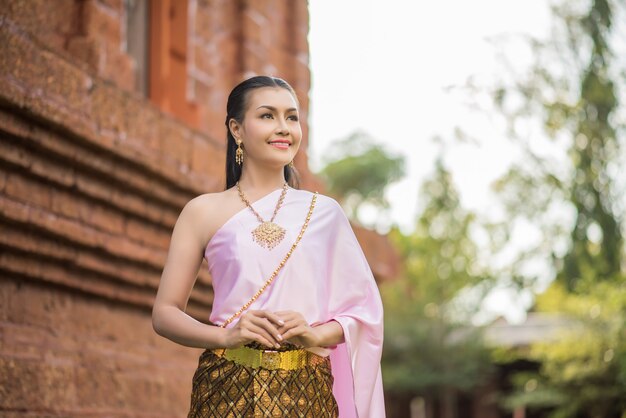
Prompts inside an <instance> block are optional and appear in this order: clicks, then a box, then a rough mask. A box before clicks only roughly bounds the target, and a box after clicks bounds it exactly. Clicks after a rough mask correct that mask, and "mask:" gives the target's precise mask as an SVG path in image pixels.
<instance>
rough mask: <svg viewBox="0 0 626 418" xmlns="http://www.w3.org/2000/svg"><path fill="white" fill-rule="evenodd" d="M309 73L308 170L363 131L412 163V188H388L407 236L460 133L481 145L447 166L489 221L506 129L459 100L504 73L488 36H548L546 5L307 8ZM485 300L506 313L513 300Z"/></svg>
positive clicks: (313, 4) (402, 1) (358, 0)
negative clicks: (454, 89) (473, 82)
mask: <svg viewBox="0 0 626 418" xmlns="http://www.w3.org/2000/svg"><path fill="white" fill-rule="evenodd" d="M309 13H310V33H309V47H310V60H311V72H312V88H311V115H310V119H309V123H310V133H311V141H310V149H309V155H310V159H311V161H310V164H311V168H312V169H313V170H314V171H315V170H317V169H319V168H320V167H321V156H322V155H323V153H324V151H325V150H326V148H327V147H328V145H329V144H330V143H331V142H332V141H334V140H337V139H340V138H344V137H345V136H347V135H348V134H350V133H352V132H354V131H356V130H362V131H365V132H367V133H368V134H370V135H371V136H373V137H374V138H375V139H377V140H379V141H380V142H382V143H384V144H385V145H386V147H387V148H388V149H389V150H390V151H392V152H397V153H402V154H404V155H406V158H407V176H406V178H405V180H403V181H401V182H398V183H397V184H394V185H392V186H390V187H389V191H388V198H389V200H390V202H391V205H392V210H391V218H392V221H393V222H396V223H398V224H399V225H400V226H401V227H402V229H403V231H405V232H409V231H410V230H411V229H412V226H413V219H414V217H415V213H416V204H417V198H418V196H417V194H418V188H419V185H420V184H421V182H422V181H423V180H424V179H425V177H426V176H428V175H429V174H430V173H431V172H432V170H433V167H434V159H435V157H436V155H437V152H438V149H439V148H438V146H437V145H436V144H434V143H433V141H432V140H431V138H432V137H434V136H441V137H443V138H445V139H447V140H452V139H453V131H454V128H455V126H460V127H462V128H464V129H466V130H469V131H470V133H471V134H472V135H473V136H475V137H478V138H480V140H481V144H482V145H481V146H475V145H469V144H468V145H454V147H453V148H450V149H448V152H447V153H446V158H445V160H444V161H445V163H446V166H447V167H448V168H449V169H450V170H451V172H452V174H453V179H454V182H455V184H456V186H457V187H458V188H459V190H460V192H461V198H462V201H463V205H464V206H465V207H467V208H471V209H474V210H477V211H479V212H483V213H486V212H487V211H488V210H489V207H490V205H491V204H492V203H493V199H492V198H491V197H490V196H489V184H490V183H491V181H493V180H494V179H495V178H497V177H498V176H499V175H500V174H502V173H503V172H504V171H505V170H506V168H507V167H508V165H509V163H510V162H511V161H512V160H514V159H515V157H516V156H515V155H512V154H514V151H513V147H511V146H510V145H509V144H508V142H507V140H506V139H505V137H504V134H503V129H502V126H499V125H498V124H495V123H494V121H493V120H491V119H490V118H489V116H488V115H485V114H480V113H477V112H473V111H471V110H470V109H469V108H468V107H467V103H464V102H466V101H467V100H463V99H462V98H461V95H459V94H458V93H456V94H452V93H446V87H449V86H461V85H463V84H465V82H466V80H467V78H468V77H470V76H477V77H478V78H480V79H482V80H483V81H485V82H486V83H487V84H488V82H489V80H490V78H492V77H493V76H494V75H495V74H496V72H497V71H498V70H499V68H501V67H499V66H498V65H497V63H496V49H495V47H494V46H493V45H492V44H490V43H489V42H488V39H489V38H492V37H495V36H499V35H502V34H530V35H533V36H537V37H540V38H545V37H547V35H548V33H549V30H550V14H549V4H548V1H547V0H473V1H467V0H438V1H426V0H413V1H411V0H338V1H328V0H309ZM520 45H522V42H517V46H516V44H512V46H511V48H510V49H509V50H508V51H507V53H508V55H509V56H512V57H514V59H515V61H514V64H515V65H516V67H519V68H523V67H524V66H526V65H527V64H528V63H529V62H530V57H529V53H528V50H527V49H525V48H522V47H521V46H520ZM501 296H502V294H500V295H499V296H498V295H496V296H492V297H491V298H492V299H494V300H491V301H490V299H489V298H488V300H487V301H486V305H487V308H488V309H489V310H492V311H493V312H500V311H503V312H506V313H507V314H508V316H509V317H510V318H511V319H515V317H518V318H519V314H520V311H519V310H518V313H517V314H515V312H513V311H512V310H511V309H509V308H507V306H508V305H509V304H510V302H511V299H510V297H501Z"/></svg>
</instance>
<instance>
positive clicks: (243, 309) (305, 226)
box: [220, 192, 317, 328]
mask: <svg viewBox="0 0 626 418" xmlns="http://www.w3.org/2000/svg"><path fill="white" fill-rule="evenodd" d="M316 199H317V192H314V193H313V198H312V199H311V205H310V206H309V213H308V214H307V216H306V219H305V221H304V224H302V229H300V233H299V234H298V237H297V238H296V241H295V242H294V243H293V245H292V246H291V248H290V249H289V251H288V252H287V255H285V257H284V258H283V260H282V261H281V262H280V264H279V265H278V267H277V268H276V270H274V272H273V273H272V275H271V276H270V278H269V279H267V280H266V281H265V283H264V284H263V286H261V288H260V289H259V290H258V291H257V292H256V293H255V294H254V295H253V296H252V297H251V298H250V300H249V301H247V302H246V303H245V304H244V305H243V306H242V307H241V308H239V310H238V311H237V312H235V313H234V314H233V315H232V316H231V317H230V318H228V319H227V320H226V321H224V323H223V324H222V325H220V327H222V328H225V327H226V326H227V325H228V324H230V323H231V322H233V320H235V319H236V318H237V317H239V315H241V314H242V313H243V311H245V310H246V309H248V307H250V305H251V304H252V302H254V301H255V300H257V298H258V297H259V296H261V294H262V293H263V292H264V291H265V289H267V287H268V286H269V285H270V284H272V282H273V281H274V279H275V278H276V275H277V274H278V272H279V271H280V270H281V269H282V268H283V266H284V265H285V263H286V262H287V260H288V259H289V257H291V253H292V252H293V250H295V249H296V247H297V246H298V243H299V242H300V240H301V239H302V236H303V235H304V231H306V228H307V226H309V220H310V219H311V214H312V213H313V208H314V207H315V201H316Z"/></svg>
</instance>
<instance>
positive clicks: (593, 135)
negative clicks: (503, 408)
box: [493, 0, 626, 418]
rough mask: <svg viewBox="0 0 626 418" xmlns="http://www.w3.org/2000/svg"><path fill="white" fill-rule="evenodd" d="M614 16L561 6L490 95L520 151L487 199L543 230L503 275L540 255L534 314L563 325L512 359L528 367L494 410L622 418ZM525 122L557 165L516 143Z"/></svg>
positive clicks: (625, 315) (624, 339)
mask: <svg viewBox="0 0 626 418" xmlns="http://www.w3.org/2000/svg"><path fill="white" fill-rule="evenodd" d="M624 6H625V5H624V2H623V1H619V0H615V1H612V0H593V1H582V0H581V1H568V2H561V4H560V5H559V6H558V7H555V8H554V19H555V28H556V30H555V37H554V38H553V39H552V40H551V42H548V43H541V42H534V43H533V46H534V51H535V56H536V59H537V61H536V63H535V64H534V66H533V67H532V70H531V71H530V73H529V74H528V75H527V76H525V77H519V78H517V79H516V80H515V81H514V83H513V84H512V85H500V86H499V87H498V88H496V89H495V91H494V94H493V97H494V101H495V103H496V104H497V106H498V109H499V110H500V111H501V112H502V113H503V114H504V115H505V116H507V118H508V120H509V122H510V123H509V126H510V133H511V135H512V136H513V137H514V138H516V139H517V141H518V143H519V145H520V147H521V148H522V149H523V152H524V158H523V161H522V162H520V163H519V164H516V165H515V166H514V167H512V168H511V170H510V171H509V172H508V173H507V174H506V175H505V176H503V177H502V178H501V179H500V180H499V181H498V182H497V183H496V185H495V189H496V190H497V191H498V193H499V194H500V196H501V197H502V199H503V202H504V203H505V207H506V208H507V211H508V213H509V216H508V221H509V222H511V221H510V220H513V219H516V218H525V219H527V220H528V221H530V223H531V224H533V225H535V226H536V227H538V229H539V230H541V231H543V236H542V239H541V240H540V242H539V244H538V245H537V247H535V248H534V249H532V250H530V251H526V252H524V253H521V255H520V259H518V260H516V262H514V263H512V265H511V267H512V268H511V270H510V272H509V273H510V274H511V275H512V276H515V275H518V276H519V275H523V273H521V272H520V270H521V269H520V266H522V265H523V263H522V262H520V260H524V259H526V260H528V259H531V258H533V257H534V258H537V257H538V256H539V257H541V256H542V255H543V256H544V257H545V256H546V255H548V256H549V257H550V258H551V260H552V264H553V268H554V275H555V278H556V280H555V281H554V282H553V283H552V285H551V286H550V288H549V289H548V291H547V292H545V293H544V294H542V295H540V296H538V298H537V301H536V306H535V309H536V310H537V311H543V312H560V313H565V314H567V315H568V316H569V318H570V319H571V321H572V324H573V327H571V328H569V329H568V330H567V331H563V333H562V334H561V335H559V336H558V339H557V340H556V341H551V342H546V343H537V344H533V345H532V346H531V347H530V351H529V352H519V353H516V355H517V356H518V358H524V359H530V360H533V361H536V362H537V363H538V364H539V365H540V366H539V370H538V372H537V373H528V372H527V373H520V374H517V375H516V376H515V377H514V381H513V383H514V386H515V388H516V390H515V391H514V392H513V393H511V394H509V395H508V396H507V397H506V398H505V405H507V406H509V407H511V408H514V407H519V406H525V407H527V408H530V409H531V410H535V411H548V413H549V416H551V417H553V418H569V417H571V418H578V417H623V416H624V415H625V414H626V397H625V396H624V394H625V393H626V333H625V327H624V325H626V324H625V322H626V275H625V272H624V269H625V267H626V263H625V261H626V257H625V254H624V239H623V233H624V217H623V209H624V198H625V197H626V195H625V191H624V189H623V187H621V185H622V184H623V180H624V171H623V169H619V168H618V167H620V165H621V164H622V163H623V155H622V154H620V152H621V151H620V150H622V149H623V145H624V143H623V142H624V136H625V135H624V133H625V132H624V120H623V114H621V113H620V107H619V98H620V97H622V96H623V94H624V87H625V86H624V84H625V83H624V81H625V79H624V77H623V76H620V71H621V72H623V71H624V68H623V67H621V69H620V68H619V66H620V65H621V66H623V65H624V62H620V61H619V60H615V54H614V52H613V50H612V42H611V39H613V38H612V35H611V30H612V28H613V25H614V23H615V22H614V16H616V15H618V16H622V17H623V16H624V13H625V12H626V10H625V7H624ZM537 116H539V117H541V126H542V128H543V131H544V133H545V134H546V135H547V136H548V137H549V138H550V139H551V140H552V141H553V142H554V143H557V142H559V143H566V144H568V145H567V157H568V158H567V160H566V162H567V163H566V164H558V163H555V162H554V160H553V159H552V158H551V157H550V156H548V155H547V154H546V153H545V152H544V151H545V150H543V149H541V148H538V147H537V146H536V145H535V146H533V145H532V144H531V141H530V140H529V139H528V138H524V136H523V135H519V132H518V131H517V129H518V127H519V125H520V121H521V120H529V119H533V118H536V117H537ZM568 213H571V214H573V216H571V217H570V216H567V214H568ZM550 214H553V216H552V217H551V216H550ZM554 214H556V217H554ZM559 214H560V217H559ZM570 218H571V219H570ZM559 242H560V243H561V244H562V243H563V242H565V243H566V244H567V245H565V246H562V245H560V246H559V245H558V243H559ZM559 248H560V249H559ZM524 283H526V284H528V283H532V280H526V281H525V282H524Z"/></svg>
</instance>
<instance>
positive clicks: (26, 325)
mask: <svg viewBox="0 0 626 418" xmlns="http://www.w3.org/2000/svg"><path fill="white" fill-rule="evenodd" d="M125 4H126V2H125V1H124V0H54V1H50V0H28V1H24V0H2V1H0V415H1V416H3V417H5V416H6V417H40V416H46V417H61V416H63V417H86V416H89V417H105V416H106V417H112V416H127V417H132V416H142V417H182V416H185V413H186V409H187V407H188V404H189V393H190V391H191V377H192V375H193V372H194V370H195V367H196V365H197V357H198V354H199V353H200V352H201V350H198V349H191V348H187V347H182V346H179V345H177V344H174V343H173V342H170V341H168V340H166V339H164V338H161V337H159V336H157V335H156V334H155V333H154V331H153V330H152V325H151V318H150V310H151V306H152V301H153V300H154V295H155V292H156V289H157V286H158V282H159V278H160V274H161V271H162V267H163V263H164V261H165V257H166V252H167V247H168V244H169V237H170V234H171V230H172V227H173V224H174V222H175V220H176V217H177V215H178V213H179V212H180V209H181V208H182V206H183V205H184V204H185V203H186V202H187V201H188V200H189V199H191V198H193V197H194V196H196V195H198V194H201V193H206V192H210V191H218V190H222V189H223V184H224V175H223V170H224V158H225V152H224V150H225V139H224V124H223V123H224V121H223V118H224V116H223V112H224V108H225V100H226V97H227V94H228V92H229V91H230V89H231V88H232V86H233V85H234V84H236V83H237V82H238V81H240V80H242V79H243V78H245V77H247V76H250V75H253V74H260V73H266V74H273V75H278V76H281V77H283V78H285V79H286V80H288V81H289V82H290V83H291V84H292V85H293V86H294V88H295V89H296V91H297V93H298V95H299V98H300V102H301V105H302V115H303V117H302V121H303V122H304V131H305V138H304V141H305V142H304V144H303V147H302V148H301V151H302V152H301V153H299V154H300V155H299V156H298V159H297V160H296V165H297V167H298V168H299V171H300V172H301V173H302V177H303V185H302V186H303V188H308V189H316V190H319V191H321V192H323V191H324V189H323V185H321V184H320V183H319V181H318V180H316V178H315V177H314V176H313V175H312V174H311V173H310V172H309V170H308V166H307V158H306V144H307V143H308V142H307V141H308V139H307V126H306V120H307V116H306V115H307V111H308V108H309V102H308V91H309V85H310V74H309V70H308V45H307V41H306V35H307V31H308V12H307V7H306V2H305V1H304V0H293V1H291V0H275V1H269V0H264V1H261V0H259V1H243V0H241V1H225V0H222V1H218V0H213V1H211V0H189V1H188V2H184V1H180V0H151V1H150V6H151V7H152V14H151V18H150V19H151V20H150V27H151V35H150V42H151V45H150V50H151V52H152V56H155V54H156V55H157V56H160V60H159V62H157V63H153V62H151V63H150V70H151V75H150V76H151V77H152V76H153V75H154V76H159V77H164V78H163V79H162V80H177V82H178V83H179V84H177V85H176V86H175V87H176V88H173V87H172V86H170V85H168V86H169V87H167V88H163V89H162V90H161V91H160V92H159V91H152V92H151V94H150V95H149V96H148V97H144V95H142V94H141V93H140V92H138V91H135V88H136V87H135V86H136V77H137V73H136V71H137V70H136V69H137V65H136V62H135V61H134V60H133V58H132V57H131V56H130V55H129V54H128V53H127V52H126V51H125V46H124V45H125V42H126V39H125V37H126V35H127V33H128V28H126V24H125V21H126V16H125V10H126V9H125ZM159 10H160V13H157V12H158V11H159ZM181 10H184V13H183V15H182V16H181V15H180V11H181ZM181 27H183V28H186V30H184V31H183V32H182V34H183V39H182V41H181V39H177V38H176V37H177V36H178V37H179V36H180V35H181V33H180V28H181ZM157 29H159V30H160V32H159V33H158V34H156V35H155V33H154V32H152V31H156V30H157ZM172 30H173V31H174V32H172ZM164 33H165V35H164ZM174 44H175V45H183V47H182V48H183V51H182V52H181V51H180V50H176V48H174V49H172V45H174ZM158 54H161V55H158ZM181 57H182V58H181ZM151 82H154V80H151ZM166 84H167V83H165V84H163V83H161V85H166ZM173 104H174V105H173ZM361 236H363V237H365V240H364V248H365V249H366V254H367V255H368V258H369V259H370V261H371V263H372V267H373V269H374V271H375V273H376V274H377V277H379V278H384V277H387V276H389V274H390V271H392V270H393V268H394V263H393V262H391V261H390V260H391V258H390V254H391V252H390V251H389V248H388V245H387V246H385V244H384V242H383V241H381V237H375V236H369V235H367V232H366V231H361V233H360V236H359V238H361ZM381 243H382V244H381ZM369 249H371V251H370V250H369ZM390 269H391V270H390ZM210 283H211V278H210V277H209V275H208V274H207V270H206V265H203V266H202V268H201V270H200V274H199V277H198V281H197V282H196V285H195V287H194V290H193V292H192V295H191V298H190V302H189V305H188V313H190V314H191V315H192V316H194V317H196V318H198V319H200V320H202V319H205V318H208V314H209V309H210V306H211V301H212V291H211V285H210Z"/></svg>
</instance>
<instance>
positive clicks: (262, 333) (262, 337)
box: [247, 325, 280, 348]
mask: <svg viewBox="0 0 626 418" xmlns="http://www.w3.org/2000/svg"><path fill="white" fill-rule="evenodd" d="M247 330H248V332H250V335H251V337H252V338H253V339H254V340H255V341H258V342H260V343H261V344H264V345H266V346H268V347H276V348H279V347H280V344H279V343H278V341H277V340H276V339H274V338H273V337H272V335H271V334H270V333H269V332H267V331H266V330H265V329H264V328H261V327H258V326H256V325H251V326H250V327H248V329H247Z"/></svg>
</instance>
